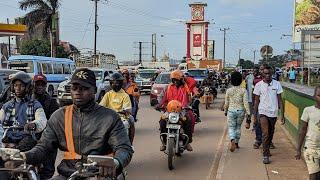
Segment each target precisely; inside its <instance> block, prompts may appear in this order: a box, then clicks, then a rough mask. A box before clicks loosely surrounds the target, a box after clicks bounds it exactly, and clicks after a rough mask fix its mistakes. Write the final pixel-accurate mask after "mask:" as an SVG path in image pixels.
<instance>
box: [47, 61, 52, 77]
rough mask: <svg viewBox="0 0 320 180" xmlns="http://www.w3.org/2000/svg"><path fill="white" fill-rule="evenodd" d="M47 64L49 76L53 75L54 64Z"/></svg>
mask: <svg viewBox="0 0 320 180" xmlns="http://www.w3.org/2000/svg"><path fill="white" fill-rule="evenodd" d="M46 64H47V68H48V74H53V68H52V64H50V63H46Z"/></svg>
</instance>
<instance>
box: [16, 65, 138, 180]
mask: <svg viewBox="0 0 320 180" xmlns="http://www.w3.org/2000/svg"><path fill="white" fill-rule="evenodd" d="M96 91H97V87H96V77H95V74H94V72H93V71H91V70H89V69H87V68H81V69H77V70H76V71H75V72H74V74H73V75H72V78H71V97H72V100H73V104H72V105H70V106H65V107H62V108H60V109H58V110H57V111H56V112H54V113H53V114H52V116H51V118H50V120H49V121H48V124H47V127H46V129H45V131H44V132H43V134H42V137H41V139H40V141H39V142H38V144H37V145H36V146H35V147H34V148H33V149H31V150H30V151H27V152H25V153H21V156H22V157H23V158H25V159H26V162H27V163H28V164H39V163H41V162H43V161H44V160H45V159H46V158H47V154H49V153H48V152H52V151H54V150H56V149H58V148H59V149H60V150H61V151H63V152H64V159H63V160H62V161H61V163H60V165H59V166H58V168H57V169H58V173H59V176H57V177H54V178H53V179H56V180H57V179H58V180H64V179H67V178H68V177H69V176H70V175H71V174H72V173H74V172H75V171H76V162H79V161H81V159H82V157H85V156H87V155H106V156H107V155H108V154H111V153H113V154H114V155H113V157H114V163H115V165H116V170H117V174H120V173H121V172H122V169H123V168H124V167H126V166H127V165H128V164H129V162H130V160H131V157H132V155H133V150H132V147H131V143H130V140H129V137H128V135H127V133H126V130H125V128H124V126H123V123H122V121H121V119H120V117H119V115H118V114H117V113H116V112H115V111H113V110H111V109H108V108H105V107H102V106H100V105H98V104H97V103H96V102H95V93H96ZM15 165H16V164H15ZM112 172H113V171H111V170H110V169H103V171H102V175H103V176H112V175H114V174H113V173H112Z"/></svg>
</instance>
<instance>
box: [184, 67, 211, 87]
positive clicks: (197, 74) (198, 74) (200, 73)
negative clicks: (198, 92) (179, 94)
mask: <svg viewBox="0 0 320 180" xmlns="http://www.w3.org/2000/svg"><path fill="white" fill-rule="evenodd" d="M187 72H188V74H189V75H191V76H192V77H193V78H194V79H195V80H196V81H197V83H198V84H201V83H202V81H203V80H204V79H205V78H206V77H207V74H208V73H207V72H208V71H207V69H205V68H198V69H188V70H187Z"/></svg>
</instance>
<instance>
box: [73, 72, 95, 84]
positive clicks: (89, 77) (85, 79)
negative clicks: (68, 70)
mask: <svg viewBox="0 0 320 180" xmlns="http://www.w3.org/2000/svg"><path fill="white" fill-rule="evenodd" d="M75 83H78V84H80V85H82V86H85V87H89V88H90V87H94V88H95V87H96V76H95V74H94V72H93V71H91V70H90V69H88V68H80V69H77V70H75V72H74V73H73V74H72V77H71V84H75Z"/></svg>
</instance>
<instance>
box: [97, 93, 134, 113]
mask: <svg viewBox="0 0 320 180" xmlns="http://www.w3.org/2000/svg"><path fill="white" fill-rule="evenodd" d="M100 105H101V106H104V107H106V108H110V109H113V110H114V111H116V112H121V111H123V110H130V109H131V101H130V97H129V95H128V94H127V93H126V92H125V91H124V90H123V89H121V90H120V91H118V92H115V91H113V90H111V91H109V92H107V93H106V94H105V95H104V96H103V98H102V100H101V102H100Z"/></svg>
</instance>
